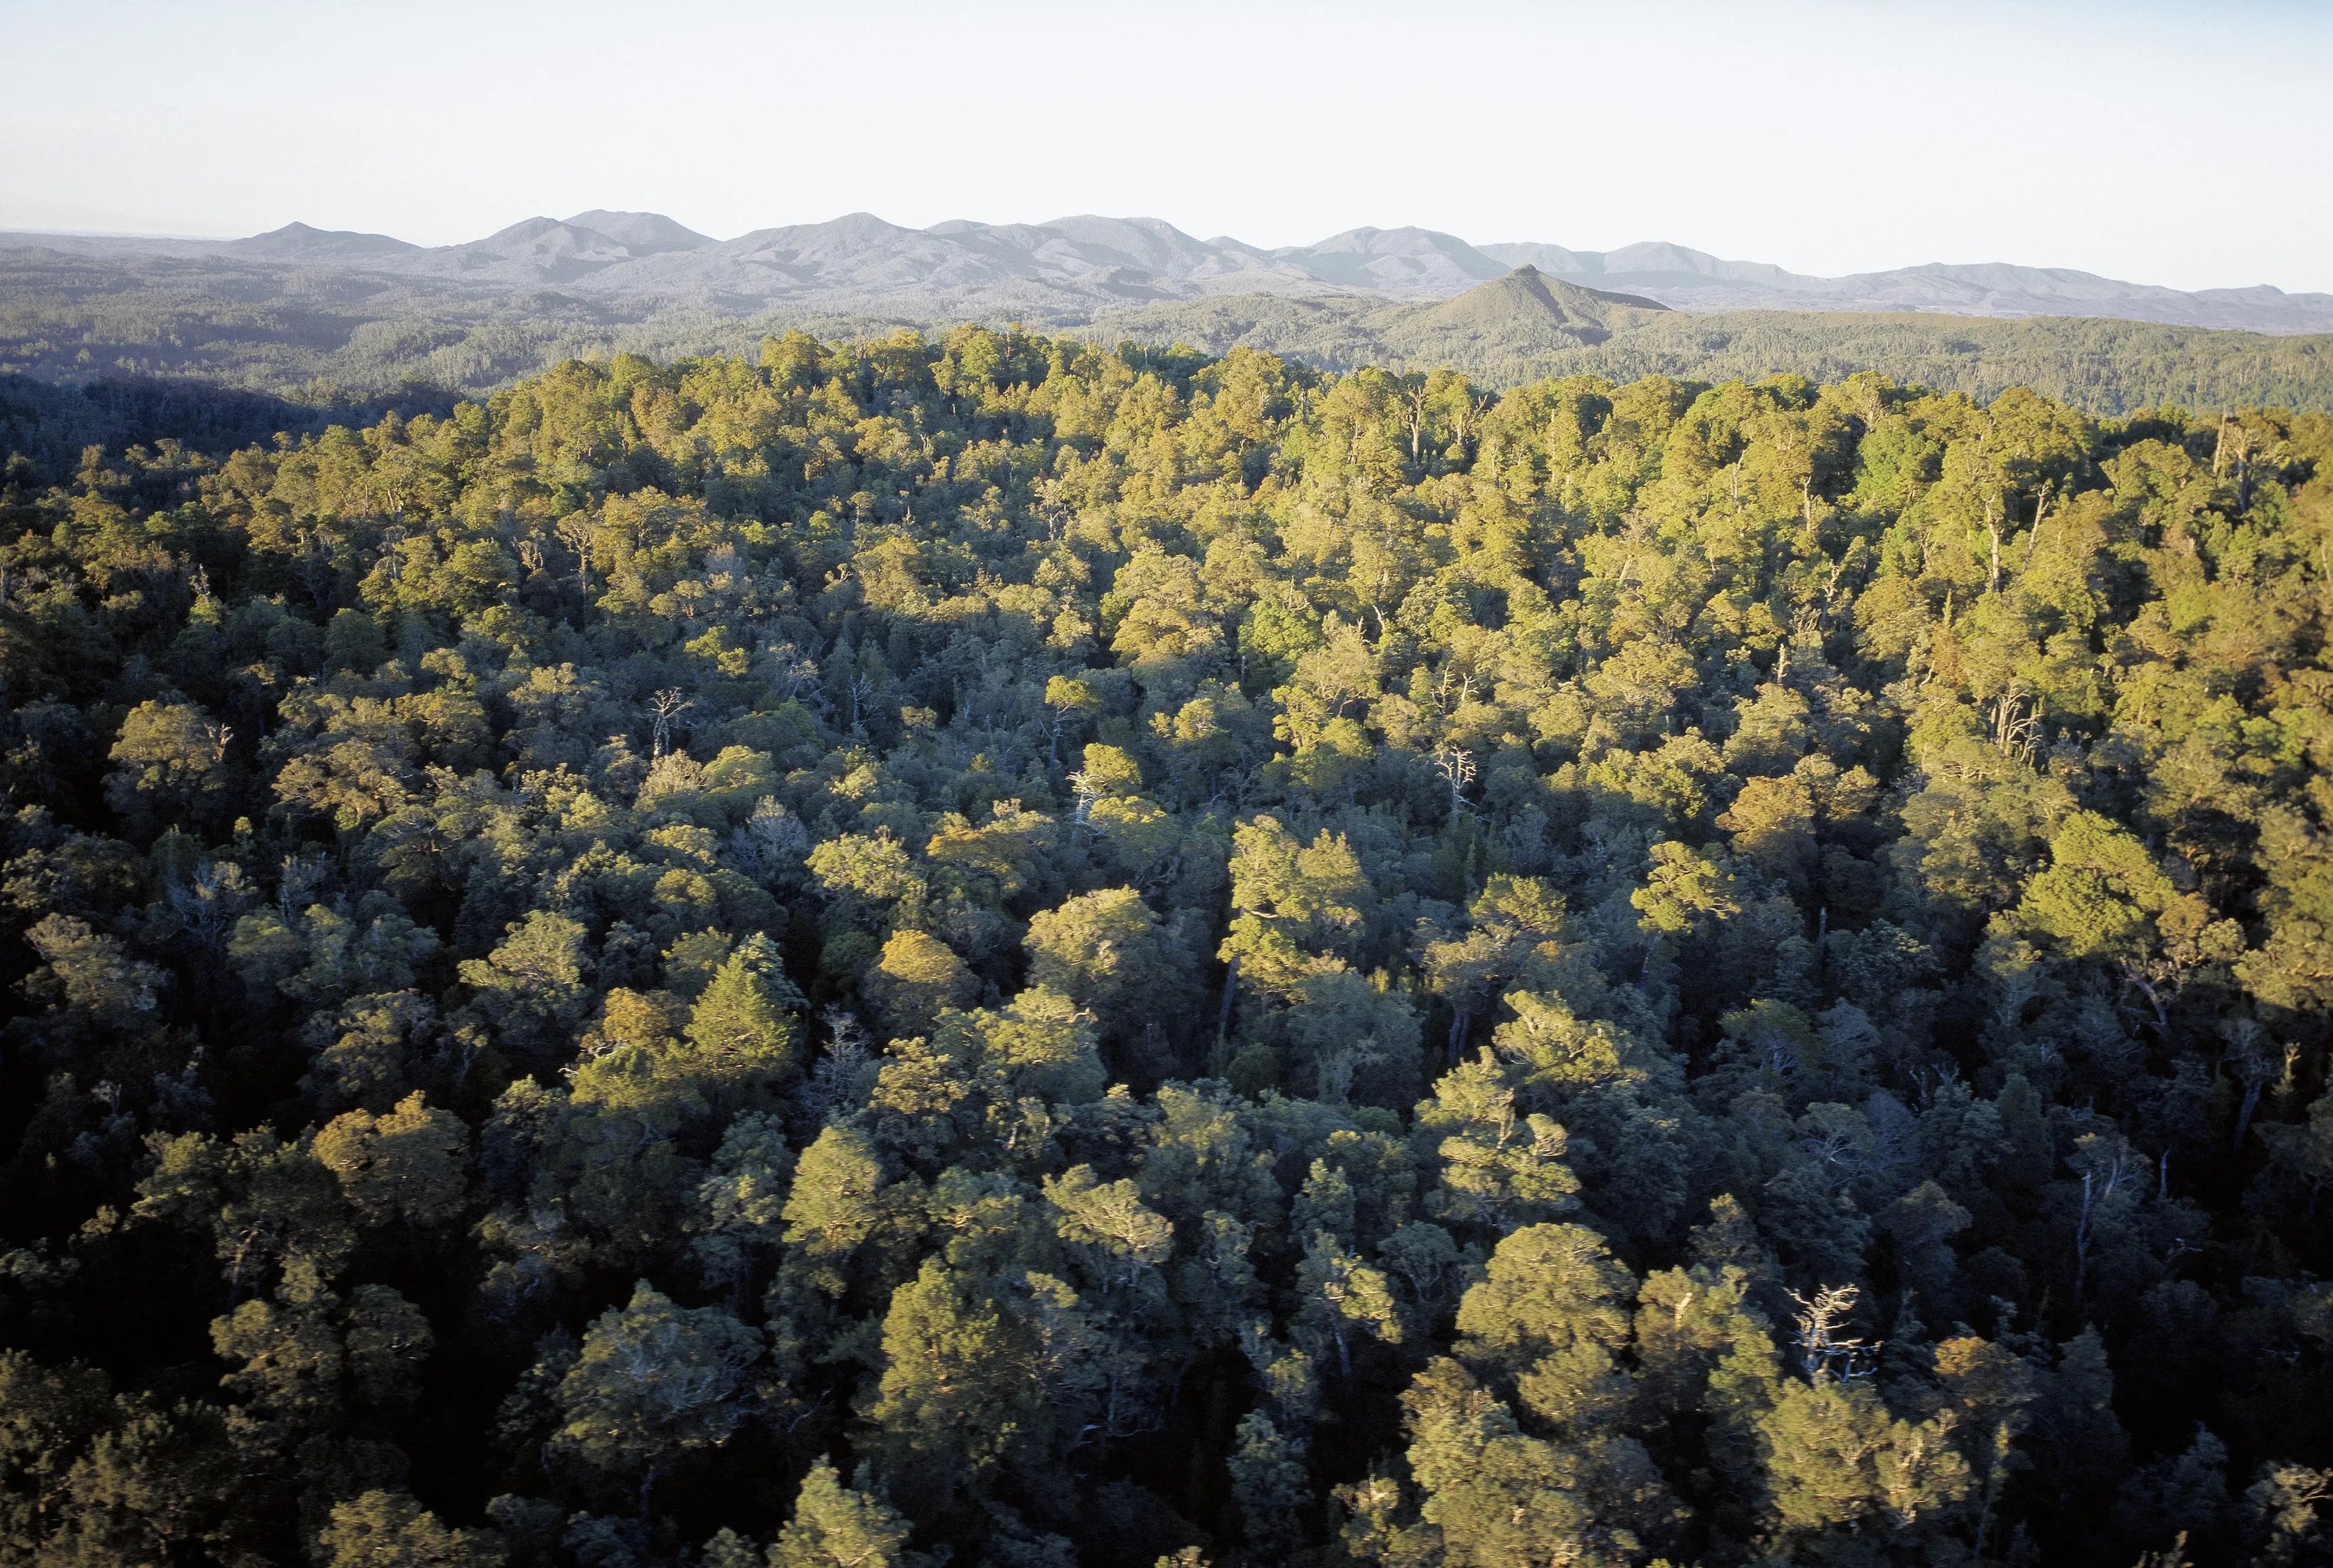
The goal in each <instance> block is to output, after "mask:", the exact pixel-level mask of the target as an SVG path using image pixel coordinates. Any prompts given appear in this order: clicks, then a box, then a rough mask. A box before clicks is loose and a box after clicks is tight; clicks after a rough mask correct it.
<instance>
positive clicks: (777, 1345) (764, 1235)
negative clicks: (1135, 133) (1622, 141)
mask: <svg viewBox="0 0 2333 1568" xmlns="http://www.w3.org/2000/svg"><path fill="white" fill-rule="evenodd" d="M1617 338H1618V334H1616V341H1617ZM194 433H198V431H197V427H193V426H190V427H189V434H194ZM2328 456H2333V426H2328V424H2327V423H2326V422H2325V421H2324V420H2323V419H2322V418H2318V417H2315V416H2309V415H2293V414H2290V413H2286V412H2281V411H2279V410H2274V409H2267V410H2261V409H2242V410H2239V409H2229V410H2228V411H2227V412H2226V413H2225V414H2224V415H2219V414H2214V415H2209V416H2204V417H2201V418H2198V417H2194V416H2191V415H2190V414H2188V413H2186V412H2184V411H2182V410H2180V409H2168V408H2166V409H2153V410H2149V411H2147V412H2146V413H2144V414H2140V415H2135V416H2133V417H2131V418H2127V419H2122V420H2115V421H2102V420H2095V419H2092V418H2088V417H2086V416H2083V415H2081V414H2079V413H2077V412H2075V411H2074V410H2073V409H2069V408H2066V407H2063V406H2059V405H2057V404H2052V403H2050V402H2048V401H2047V400H2045V399H2041V398H2040V397H2037V396H2034V395H2032V394H2031V393H2030V392H2023V391H2020V392H2015V393H2009V392H2004V393H2002V395H2001V396H2000V397H1998V398H1997V399H1994V400H1993V401H1992V403H1991V404H1990V405H1989V406H1980V405H1979V404H1977V403H1975V402H1973V401H1971V400H1969V399H1965V398H1961V397H1956V396H1950V395H1939V394H1935V393H1931V392H1926V391H1922V390H1916V389H1909V388H1906V387H1902V386H1897V385H1895V384H1892V383H1889V382H1887V381H1886V380H1881V379H1879V378H1877V377H1875V376H1869V375H1857V376H1852V377H1849V378H1848V379H1847V380H1839V381H1835V382H1833V383H1832V384H1829V385H1816V384H1814V383H1812V382H1809V381H1802V380H1797V379H1795V378H1791V377H1770V378H1768V379H1765V380H1759V381H1756V382H1754V383H1743V382H1729V383H1725V384H1722V385H1715V386H1705V385H1701V384H1697V383H1693V382H1688V381H1684V380H1675V379H1666V378H1659V379H1647V380H1641V381H1637V382H1635V383H1632V384H1628V385H1617V384H1614V383H1612V382H1610V381H1608V380H1599V379H1596V378H1594V377H1590V376H1584V375H1582V376H1574V377H1570V378H1567V379H1565V380H1556V381H1545V382H1540V383H1537V384H1532V385H1528V386H1523V387H1519V388H1516V389H1514V390H1511V391H1509V392H1507V393H1505V394H1504V395H1503V396H1494V395H1493V394H1491V393H1489V392H1486V391H1485V390H1483V389H1481V388H1479V387H1476V386H1473V385H1471V384H1469V383H1468V382H1467V381H1466V380H1465V379H1464V377H1463V376H1459V375H1456V374H1455V373H1453V372H1449V371H1446V370H1445V371H1441V372H1436V373H1431V374H1419V373H1414V372H1402V373H1393V372H1387V371H1383V370H1365V371H1357V372H1355V373H1352V374H1349V375H1335V376H1330V375H1325V374H1322V373H1320V372H1317V371H1313V370H1306V369H1304V368H1303V367H1301V366H1298V365H1291V364H1289V363H1286V362H1283V361H1276V360H1273V359H1272V358H1270V357H1269V356H1265V355H1262V354H1258V353H1255V352H1253V351H1245V350H1243V351H1234V352H1232V353H1230V354H1227V355H1225V356H1224V357H1223V358H1221V359H1216V360H1211V359H1208V358H1206V357H1205V356H1204V355H1195V354H1189V353H1170V352H1163V351H1148V350H1142V349H1131V348H1130V349H1127V350H1123V351H1103V350H1100V349H1099V348H1096V347H1094V346H1092V345H1090V344H1086V343H1082V342H1079V341H1066V340H1062V341H1056V340H1052V339H1048V338H1044V337H1041V336H1034V335H1032V334H1030V333H1027V332H1022V331H1019V330H1014V331H1011V332H991V331H989V330H987V329H984V328H970V327H968V328H963V329H960V330H958V331H955V332H951V333H950V334H949V335H948V336H947V337H946V338H945V339H944V340H937V341H936V340H931V339H926V338H921V337H918V336H917V335H915V334H912V333H902V334H898V335H896V336H892V337H888V338H875V339H869V340H866V341H859V342H857V343H853V344H843V345H822V344H819V343H817V342H815V341H811V340H810V339H808V338H799V339H781V340H779V341H776V342H775V343H774V344H773V345H772V346H771V347H770V348H768V349H767V350H766V351H765V352H764V354H763V363H762V364H761V365H759V366H748V365H745V364H744V363H742V362H738V361H722V360H686V361H677V362H674V363H670V364H661V365H660V364H657V363H653V362H651V361H648V360H646V359H641V358H636V357H619V358H617V359H614V360H611V361H607V362H604V363H596V364H586V363H571V364H563V365H562V366H560V367H559V368H558V369H556V370H552V371H550V372H548V373H546V374H544V375H542V376H540V377H537V378H535V379H533V380H529V381H526V382H524V383H523V384H520V385H517V386H514V387H512V388H510V389H508V390H504V391H503V392H499V393H496V394H495V395H494V397H493V398H491V399H487V400H486V401H485V402H482V403H473V404H465V405H462V406H460V407H459V408H456V409H452V410H450V411H447V412H445V413H442V414H439V413H431V414H427V415H424V414H418V413H417V414H416V415H414V416H413V417H412V418H406V417H405V416H404V415H402V414H399V415H398V416H396V417H393V418H392V417H389V416H386V415H384V416H382V417H379V418H371V419H369V420H366V421H362V422H361V427H360V428H358V427H347V428H335V429H324V430H318V431H314V432H312V433H309V434H305V435H300V434H287V436H286V438H285V439H284V440H283V441H282V442H280V443H270V444H267V445H264V446H257V447H243V448H241V449H232V450H229V449H223V450H220V451H217V452H212V451H209V450H207V449H202V450H197V447H196V446H195V445H194V444H190V443H181V444H178V445H172V446H149V447H139V448H134V449H130V450H124V451H120V452H111V451H108V450H102V449H101V450H96V451H92V452H90V453H88V454H85V455H83V456H82V457H81V459H80V460H79V461H78V463H77V464H76V463H74V462H72V460H71V459H72V453H67V454H66V457H67V459H68V461H67V462H66V464H65V465H64V466H63V467H59V468H57V469H55V470H54V471H53V472H51V473H47V474H40V473H35V472H34V471H32V470H31V469H29V468H28V467H26V466H25V465H23V464H18V465H15V466H14V467H11V468H10V469H9V470H8V477H7V479H6V481H5V486H6V487H5V492H0V511H5V518H6V520H7V521H8V522H9V523H10V524H11V528H10V530H9V533H10V534H11V535H12V538H13V542H11V543H7V544H5V545H0V551H5V555H6V559H5V562H0V568H5V571H0V575H5V581H6V582H7V584H8V592H7V594H6V595H5V602H0V688H5V697H6V699H7V700H6V705H5V712H0V780H5V784H6V785H7V787H8V789H9V791H10V801H11V803H10V811H9V814H8V815H7V817H6V818H5V822H0V925H5V928H6V936H7V938H8V940H7V942H6V943H0V949H5V951H0V968H5V970H6V974H5V976H0V977H4V978H5V979H6V980H7V981H8V982H9V984H10V986H11V989H10V990H9V992H8V993H7V995H8V996H10V997H11V998H12V1001H11V1006H10V1011H9V1015H8V1016H7V1018H6V1020H5V1027H0V1107H5V1113H0V1198H5V1202H0V1531H5V1537H0V1540H5V1544H0V1556H5V1558H6V1560H7V1561H10V1562H14V1561H19V1560H22V1561H24V1562H28V1563H69V1564H75V1565H78V1564H82V1563H90V1564H92V1565H93V1564H96V1563H112V1562H127V1563H162V1562H172V1563H197V1562H206V1563H267V1562H279V1561H290V1560H294V1559H296V1558H297V1557H298V1556H299V1555H300V1554H302V1553H305V1554H308V1555H309V1556H310V1557H312V1558H313V1559H314V1560H316V1561H319V1562H325V1563H331V1562H341V1561H345V1562H348V1563H389V1562H407V1561H415V1562H443V1563H464V1564H475V1563H489V1562H493V1561H496V1560H501V1561H506V1562H508V1563H513V1564H517V1565H520V1568H648V1565H649V1564H675V1565H682V1564H687V1563H715V1564H719V1565H720V1568H744V1565H745V1564H747V1563H762V1562H782V1563H792V1562H802V1563H829V1562H830V1563H843V1562H855V1563H898V1564H907V1563H918V1562H927V1561H932V1560H936V1559H937V1558H938V1557H939V1556H940V1555H942V1554H944V1553H945V1554H948V1555H949V1557H950V1560H951V1561H965V1562H991V1563H1000V1564H1002V1563H1037V1564H1059V1563H1066V1562H1069V1561H1072V1560H1076V1561H1086V1560H1090V1561H1094V1562H1097V1563H1116V1562H1130V1563H1150V1562H1153V1561H1154V1560H1156V1559H1157V1558H1159V1557H1160V1556H1162V1555H1164V1556H1166V1558H1167V1560H1168V1561H1170V1562H1173V1561H1177V1560H1178V1558H1177V1556H1176V1554H1184V1555H1185V1556H1186V1557H1188V1555H1189V1553H1190V1552H1196V1551H1200V1550H1202V1549H1204V1551H1205V1552H1206V1553H1209V1554H1213V1555H1214V1560H1215V1561H1219V1562H1232V1561H1247V1562H1253V1563H1265V1562H1291V1563H1301V1562H1310V1561H1312V1560H1314V1559H1316V1558H1317V1559H1320V1560H1322V1561H1325V1560H1326V1558H1325V1556H1324V1555H1323V1554H1333V1553H1335V1552H1337V1551H1339V1550H1347V1551H1349V1553H1351V1554H1355V1555H1356V1556H1357V1557H1358V1558H1359V1559H1360V1560H1363V1561H1375V1562H1379V1563H1389V1564H1390V1563H1401V1564H1407V1565H1411V1568H1422V1565H1424V1564H1428V1563H1447V1564H1458V1563H1472V1564H1483V1565H1485V1568H1487V1565H1490V1564H1494V1563H1495V1564H1506V1563H1519V1562H1575V1563H1613V1564H1627V1565H1629V1568H1648V1565H1649V1564H1650V1563H1654V1562H1656V1561H1666V1562H1669V1563H1685V1562H1702V1563H1712V1564H1722V1563H1757V1562H1770V1563H1772V1562H1823V1563H1834V1562H1835V1563H1857V1564H1865V1563H1881V1562H1896V1561H1902V1562H1906V1563H1915V1562H1917V1563H1950V1562H1994V1561H2002V1562H2007V1561H2016V1562H2027V1561H2032V1562H2042V1561H2048V1562H2052V1563H2056V1562H2065V1563H2074V1564H2078V1565H2081V1568H2088V1565H2089V1564H2093V1563H2095V1564H2098V1565H2100V1568H2120V1565H2121V1564H2124V1563H2128V1562H2130V1561H2134V1560H2136V1559H2137V1558H2139V1557H2140V1556H2141V1555H2142V1554H2151V1555H2154V1556H2156V1557H2160V1556H2161V1554H2166V1553H2175V1552H2177V1551H2184V1552H2185V1553H2187V1554H2189V1555H2190V1556H2191V1557H2192V1558H2193V1559H2194V1561H2196V1562H2198V1563H2221V1562H2235V1561H2244V1560H2250V1559H2248V1558H2247V1557H2246V1556H2245V1554H2251V1558H2257V1559H2259V1560H2262V1561H2275V1562H2293V1563H2300V1562H2307V1561H2313V1560H2314V1558H2315V1557H2316V1556H2318V1555H2321V1554H2322V1551H2321V1549H2322V1542H2321V1540H2320V1539H2319V1537H2320V1535H2321V1529H2320V1527H2319V1525H2318V1523H2317V1520H2316V1514H2317V1512H2318V1511H2319V1509H2320V1506H2321V1501H2322V1498H2321V1493H2322V1486H2321V1481H2322V1477H2323V1475H2324V1474H2325V1472H2326V1471H2327V1470H2328V1468H2333V1429H2329V1428H2328V1426H2327V1424H2326V1421H2325V1418H2324V1416H2323V1414H2322V1412H2323V1411H2324V1410H2326V1409H2333V1317H2328V1311H2327V1309H2326V1307H2325V1306H2324V1304H2323V1294H2322V1293H2321V1292H2320V1291H2319V1290H2318V1289H2317V1288H2316V1287H2315V1285H2314V1284H2312V1281H2314V1280H2316V1279H2319V1278H2321V1277H2323V1276H2324V1275H2327V1274H2328V1272H2333V1225H2329V1224H2328V1221H2333V1208H2328V1206H2327V1204H2326V1203H2325V1201H2324V1198H2325V1192H2326V1189H2327V1188H2328V1186H2333V1088H2328V1080H2327V1072H2328V1069H2327V1060H2328V1050H2327V1046H2328V1036H2327V1034H2326V1025H2325V1020H2326V1017H2327V1015H2328V1007H2327V1003H2328V998H2333V964H2328V960H2327V954H2326V949H2327V946H2328V944H2327V939H2326V935H2325V934H2326V932H2328V931H2333V796H2328V792H2327V790H2326V787H2325V779H2326V778H2327V777H2328V776H2333V717H2328V715H2333V674H2328V669H2327V666H2326V662H2325V654H2324V646H2325V645H2324V636H2323V633H2324V628H2325V622H2326V619H2327V617H2328V613H2333V591H2328V581H2333V580H2328V557H2327V544H2328V540H2333V524H2328V517H2333V513H2328V494H2333V492H2328V479H2327V477H2326V476H2325V473H2324V471H2323V465H2324V464H2325V462H2326V461H2327V459H2328ZM10 944H13V946H11V945H10ZM2199 1424H2200V1427H2201V1432H2200V1434H2199V1430H2198V1427H2199ZM846 1459H847V1464H846V1462H845V1461H846ZM837 1465H842V1466H844V1468H845V1469H847V1471H848V1474H849V1476H850V1485H849V1486H846V1485H845V1484H844V1481H843V1471H840V1470H838V1469H836V1468H834V1467H835V1466H837ZM2247 1488H2248V1489H2247ZM2240 1490H2241V1491H2242V1497H2241V1498H2240V1497H2239V1496H2238V1495H2237V1494H2238V1492H2239V1491H2240ZM486 1498H491V1499H492V1501H491V1502H490V1503H485V1504H484V1506H485V1514H484V1515H483V1516H481V1515H479V1513H478V1509H479V1507H480V1506H481V1503H482V1500H483V1499H486ZM2183 1533H2184V1539H2185V1542H2186V1544H2185V1545H2184V1547H2175V1544H2174V1543H2175V1541H2177V1540H2178V1539H2180V1537H2181V1536H2182V1534H2183ZM770 1543H774V1545H771V1544H770ZM1186 1549H1188V1551H1186Z"/></svg>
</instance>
